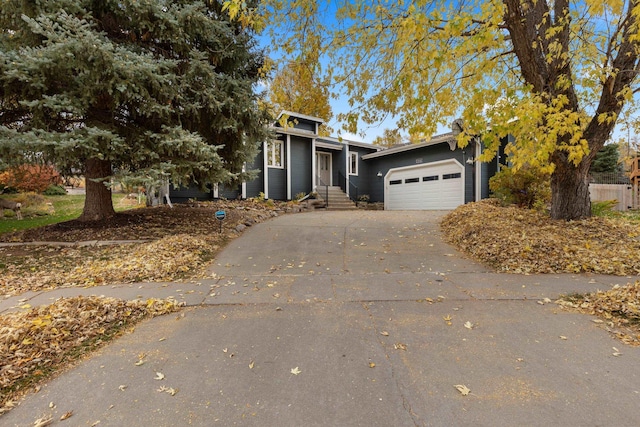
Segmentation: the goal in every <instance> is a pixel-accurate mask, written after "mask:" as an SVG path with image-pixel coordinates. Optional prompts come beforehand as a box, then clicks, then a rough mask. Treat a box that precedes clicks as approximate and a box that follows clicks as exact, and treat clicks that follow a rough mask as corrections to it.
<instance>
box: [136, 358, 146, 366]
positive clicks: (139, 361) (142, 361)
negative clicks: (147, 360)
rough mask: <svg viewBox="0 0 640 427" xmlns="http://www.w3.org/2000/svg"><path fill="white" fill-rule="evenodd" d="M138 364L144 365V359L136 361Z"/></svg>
mask: <svg viewBox="0 0 640 427" xmlns="http://www.w3.org/2000/svg"><path fill="white" fill-rule="evenodd" d="M135 365H136V366H142V365H144V360H142V359H140V360H138V361H137V362H136V363H135Z"/></svg>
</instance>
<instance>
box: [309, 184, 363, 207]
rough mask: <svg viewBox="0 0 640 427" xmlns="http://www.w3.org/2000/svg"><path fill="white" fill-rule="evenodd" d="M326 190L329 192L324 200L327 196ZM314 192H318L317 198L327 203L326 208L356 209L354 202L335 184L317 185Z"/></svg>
mask: <svg viewBox="0 0 640 427" xmlns="http://www.w3.org/2000/svg"><path fill="white" fill-rule="evenodd" d="M327 191H328V194H329V200H328V201H327V200H325V199H326V198H327ZM316 192H317V193H318V199H321V200H323V201H325V202H328V203H327V206H326V207H327V209H329V210H332V211H338V210H342V211H346V210H355V209H357V207H356V204H355V203H354V202H353V201H352V200H351V199H350V198H349V196H347V194H346V193H345V192H344V191H342V189H341V188H340V187H337V186H330V187H324V186H318V187H317V188H316Z"/></svg>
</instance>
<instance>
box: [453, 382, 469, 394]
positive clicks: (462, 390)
mask: <svg viewBox="0 0 640 427" xmlns="http://www.w3.org/2000/svg"><path fill="white" fill-rule="evenodd" d="M454 387H455V388H456V389H457V390H458V391H459V392H460V393H461V394H462V395H463V396H466V395H468V394H469V393H471V390H469V388H468V387H467V386H466V385H464V384H458V385H454Z"/></svg>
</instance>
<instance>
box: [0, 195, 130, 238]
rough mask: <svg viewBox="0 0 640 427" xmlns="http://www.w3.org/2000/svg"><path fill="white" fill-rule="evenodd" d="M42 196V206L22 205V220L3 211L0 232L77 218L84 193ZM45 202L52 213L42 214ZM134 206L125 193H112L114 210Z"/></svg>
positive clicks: (80, 211) (14, 196) (44, 210)
mask: <svg viewBox="0 0 640 427" xmlns="http://www.w3.org/2000/svg"><path fill="white" fill-rule="evenodd" d="M20 196H21V195H19V194H15V195H11V196H4V197H6V198H7V199H10V200H18V199H19V198H20ZM42 197H43V198H44V200H45V204H44V205H43V206H26V207H23V209H22V213H23V216H24V219H22V220H18V219H16V218H15V217H14V216H11V217H9V214H7V211H5V217H4V218H0V234H3V233H9V232H12V231H19V230H26V229H29V228H36V227H41V226H43V225H49V224H56V223H59V222H64V221H69V220H71V219H75V218H78V217H79V216H80V214H81V213H82V208H83V207H84V198H85V196H84V195H66V196H42ZM46 203H51V205H52V206H53V213H48V214H43V213H44V212H46V209H45V207H46V206H47V205H46ZM136 206H137V205H135V204H132V203H126V202H125V194H121V193H114V194H113V207H114V208H115V210H116V211H123V210H127V209H132V208H134V207H136Z"/></svg>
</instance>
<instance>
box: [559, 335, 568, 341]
mask: <svg viewBox="0 0 640 427" xmlns="http://www.w3.org/2000/svg"><path fill="white" fill-rule="evenodd" d="M559 338H560V339H561V340H566V339H567V337H565V336H564V335H560V337H559Z"/></svg>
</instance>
